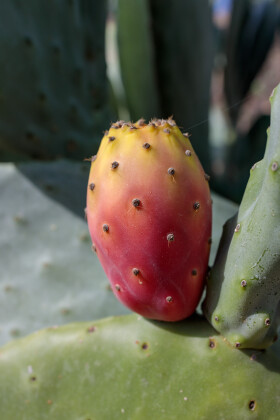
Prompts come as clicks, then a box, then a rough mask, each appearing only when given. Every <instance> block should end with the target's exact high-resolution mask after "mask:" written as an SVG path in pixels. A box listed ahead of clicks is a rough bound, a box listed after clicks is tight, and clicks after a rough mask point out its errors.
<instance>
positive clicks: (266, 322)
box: [264, 318, 270, 327]
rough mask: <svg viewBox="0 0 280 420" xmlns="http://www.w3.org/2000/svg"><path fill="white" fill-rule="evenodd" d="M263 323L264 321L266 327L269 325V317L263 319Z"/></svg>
mask: <svg viewBox="0 0 280 420" xmlns="http://www.w3.org/2000/svg"><path fill="white" fill-rule="evenodd" d="M264 323H265V325H266V326H267V327H269V325H270V319H269V318H266V319H265V321H264Z"/></svg>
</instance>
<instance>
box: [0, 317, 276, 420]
mask: <svg viewBox="0 0 280 420" xmlns="http://www.w3.org/2000/svg"><path fill="white" fill-rule="evenodd" d="M279 373H280V360H279V358H276V357H274V355H273V353H272V352H271V351H270V350H269V351H267V352H266V353H263V352H261V351H255V352H253V353H252V352H250V351H243V352H240V351H237V350H235V349H233V348H232V347H231V346H229V345H228V344H227V343H226V342H225V341H224V340H223V338H222V337H221V336H220V335H216V333H215V331H214V330H213V329H212V327H210V326H209V324H208V323H207V322H206V321H204V320H203V319H199V318H198V317H193V318H190V319H189V320H187V321H183V322H178V323H176V324H174V323H172V324H169V323H160V322H150V321H148V320H146V319H144V318H142V317H140V316H137V315H134V314H133V315H128V316H122V317H116V318H107V319H104V320H100V321H96V322H87V323H76V324H70V325H66V326H62V327H58V328H48V329H46V330H42V331H39V332H37V333H35V334H33V335H31V336H28V337H26V338H23V339H20V340H16V341H14V342H13V343H11V344H8V345H6V346H5V347H3V348H2V349H1V350H0V378H1V380H0V418H1V420H10V419H13V420H22V419H24V420H35V419H36V420H37V419H38V420H39V419H40V420H64V419H65V420H77V419H79V420H97V419H98V420H107V419H110V420H114V419H122V418H124V419H130V420H136V419H139V420H140V419H144V418H148V419H163V420H164V419H166V420H172V419H176V420H177V419H178V420H188V419H189V420H209V419H227V420H236V419H238V420H248V419H250V418H252V419H264V418H269V419H270V420H276V419H278V418H279V411H280V400H279V388H280V375H279Z"/></svg>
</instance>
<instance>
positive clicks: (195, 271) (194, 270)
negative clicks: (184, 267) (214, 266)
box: [192, 268, 197, 276]
mask: <svg viewBox="0 0 280 420" xmlns="http://www.w3.org/2000/svg"><path fill="white" fill-rule="evenodd" d="M192 276H197V270H196V269H195V268H194V269H193V270H192Z"/></svg>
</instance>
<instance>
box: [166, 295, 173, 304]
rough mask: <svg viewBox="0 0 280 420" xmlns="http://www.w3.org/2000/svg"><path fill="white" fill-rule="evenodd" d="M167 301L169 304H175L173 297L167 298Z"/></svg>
mask: <svg viewBox="0 0 280 420" xmlns="http://www.w3.org/2000/svg"><path fill="white" fill-rule="evenodd" d="M165 300H166V302H167V303H171V302H173V297H172V296H167V297H166V298H165Z"/></svg>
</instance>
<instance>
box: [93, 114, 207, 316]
mask: <svg viewBox="0 0 280 420" xmlns="http://www.w3.org/2000/svg"><path fill="white" fill-rule="evenodd" d="M92 160H93V162H92V166H91V171H90V176H89V183H88V193H87V210H86V213H87V220H88V225H89V230H90V234H91V237H92V241H93V249H94V250H95V251H96V252H97V256H98V258H99V260H100V261H101V264H102V266H103V268H104V270H105V272H106V274H107V276H108V278H109V280H110V282H111V286H112V289H113V291H114V293H115V295H116V296H117V297H118V298H119V300H120V301H121V302H122V303H124V304H125V305H126V306H128V307H129V308H130V309H132V310H134V311H135V312H137V313H140V314H141V315H143V316H146V317H148V318H152V319H159V320H165V321H177V320H180V319H183V318H186V317H187V316H190V315H191V314H192V313H193V312H194V310H195V308H196V306H197V304H198V302H199V299H200V297H201V294H202V290H203V287H204V280H205V276H206V272H207V268H208V259H209V253H210V247H211V226H212V208H211V207H212V205H211V197H210V189H209V183H208V180H209V177H208V175H206V174H205V173H204V170H203V168H202V166H201V164H200V162H199V160H198V158H197V156H196V154H195V152H194V150H193V147H192V145H191V143H190V141H189V139H188V135H187V134H182V132H181V131H180V129H179V128H178V126H177V125H176V123H175V122H174V120H172V119H169V120H152V121H151V122H150V123H148V124H145V122H144V121H143V120H139V121H138V122H137V123H135V124H131V123H124V122H122V121H120V122H117V123H115V124H113V125H112V126H111V128H110V130H109V131H108V132H106V133H105V136H104V137H103V139H102V142H101V145H100V148H99V151H98V153H97V155H96V156H95V157H94V158H93V159H92Z"/></svg>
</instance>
